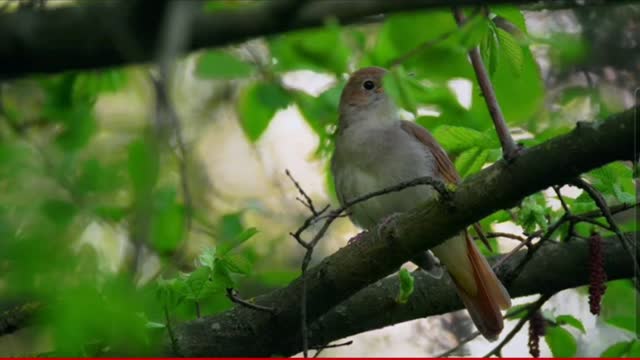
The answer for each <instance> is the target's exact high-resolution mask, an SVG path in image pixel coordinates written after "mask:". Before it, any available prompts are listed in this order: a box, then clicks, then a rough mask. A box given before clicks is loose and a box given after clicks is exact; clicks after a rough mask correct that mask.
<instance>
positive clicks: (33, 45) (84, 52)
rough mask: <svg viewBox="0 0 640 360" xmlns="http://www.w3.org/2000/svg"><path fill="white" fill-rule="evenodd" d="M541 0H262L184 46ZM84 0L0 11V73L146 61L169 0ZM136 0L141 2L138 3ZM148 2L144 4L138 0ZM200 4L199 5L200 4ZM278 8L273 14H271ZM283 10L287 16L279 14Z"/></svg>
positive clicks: (198, 32) (200, 18) (228, 14)
mask: <svg viewBox="0 0 640 360" xmlns="http://www.w3.org/2000/svg"><path fill="white" fill-rule="evenodd" d="M507 2H509V3H513V4H522V3H529V4H542V6H543V7H544V6H545V5H546V4H549V5H550V6H553V7H557V6H559V5H558V1H543V2H540V1H536V0H517V1H516V0H512V1H507V0H490V1H486V0H485V1H482V0H403V1H388V0H367V1H344V0H309V1H307V2H306V3H304V4H302V5H301V6H300V7H299V8H289V10H290V11H289V16H288V17H284V16H280V15H282V14H280V13H281V12H282V11H283V10H282V9H285V10H286V9H287V6H286V5H287V4H289V0H272V1H260V2H256V3H255V4H251V5H248V6H243V7H241V8H239V9H230V10H221V11H215V12H209V13H205V12H199V14H197V15H196V17H195V19H194V21H193V24H192V35H193V36H192V38H191V41H190V42H189V43H188V44H187V48H186V49H185V50H188V51H193V50H197V49H201V48H204V47H217V46H224V45H229V44H232V43H237V42H241V41H244V40H247V39H249V38H253V37H258V36H267V35H272V34H276V33H282V32H287V31H292V30H296V29H304V28H309V27H317V26H322V25H323V24H324V22H325V20H326V19H328V18H335V19H337V20H338V21H339V22H340V23H342V24H349V23H353V22H356V21H358V20H360V19H362V18H365V17H367V16H373V15H379V14H382V13H393V12H400V11H411V10H418V9H429V8H436V7H450V6H463V5H479V4H498V3H507ZM619 2H620V1H613V0H584V1H578V0H571V1H563V2H562V3H561V5H560V6H561V7H571V6H578V5H584V4H594V5H602V4H614V3H615V4H618V3H619ZM131 3H132V1H131V0H121V1H100V2H88V1H87V2H85V3H84V4H83V5H81V6H69V7H60V8H55V9H48V10H47V11H27V10H25V11H19V12H14V13H6V14H0V59H2V68H0V79H10V78H16V77H21V76H25V75H28V74H31V73H55V72H62V71H67V70H85V69H95V68H104V67H113V66H122V65H125V64H131V63H144V62H148V61H150V60H152V59H153V58H154V56H155V55H156V45H157V44H158V41H159V39H160V36H161V35H162V31H161V26H162V21H161V19H162V15H163V14H164V9H165V8H166V4H167V3H168V1H167V0H164V1H154V2H149V1H148V0H138V1H134V2H133V3H135V4H136V5H131ZM137 4H139V5H137ZM145 4H146V6H144V5H145ZM203 6H204V5H203ZM274 13H277V14H278V15H279V16H272V15H273V14H274ZM283 18H286V19H287V21H282V19H283Z"/></svg>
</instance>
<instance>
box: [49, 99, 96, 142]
mask: <svg viewBox="0 0 640 360" xmlns="http://www.w3.org/2000/svg"><path fill="white" fill-rule="evenodd" d="M58 116H59V117H58V120H59V121H61V122H63V123H64V124H65V127H64V130H62V132H61V133H60V134H59V135H58V137H57V138H56V143H57V144H58V145H60V146H61V147H62V148H63V149H65V150H75V149H78V148H81V147H83V146H85V145H86V144H88V143H89V140H90V139H91V136H92V135H93V134H95V133H96V131H97V128H98V126H97V123H96V120H95V118H94V116H93V112H92V110H91V109H89V108H86V107H83V106H76V107H75V108H73V109H70V110H68V111H61V112H58Z"/></svg>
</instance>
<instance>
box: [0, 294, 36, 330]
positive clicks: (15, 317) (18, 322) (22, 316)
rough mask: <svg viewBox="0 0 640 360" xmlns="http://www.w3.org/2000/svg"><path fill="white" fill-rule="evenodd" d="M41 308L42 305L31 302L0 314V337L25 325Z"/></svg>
mask: <svg viewBox="0 0 640 360" xmlns="http://www.w3.org/2000/svg"><path fill="white" fill-rule="evenodd" d="M43 307H44V305H43V304H42V303H40V302H37V301H31V302H27V303H24V304H20V305H18V306H15V307H13V308H11V309H9V310H7V311H5V312H3V313H2V314H0V336H3V335H7V334H11V333H13V332H15V331H17V330H19V329H21V328H22V327H24V326H25V325H27V324H28V323H29V322H30V321H31V320H33V318H34V317H35V316H36V314H37V313H38V312H40V311H41V310H42V308H43Z"/></svg>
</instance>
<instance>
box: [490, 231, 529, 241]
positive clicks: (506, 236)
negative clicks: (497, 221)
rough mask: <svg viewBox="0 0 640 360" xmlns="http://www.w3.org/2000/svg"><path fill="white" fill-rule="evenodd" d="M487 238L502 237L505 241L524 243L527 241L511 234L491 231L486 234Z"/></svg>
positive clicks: (522, 237)
mask: <svg viewBox="0 0 640 360" xmlns="http://www.w3.org/2000/svg"><path fill="white" fill-rule="evenodd" d="M485 235H486V236H487V237H488V238H497V237H503V238H507V239H513V240H518V241H519V242H525V241H527V239H526V238H525V237H524V236H520V235H516V234H511V233H506V232H499V231H497V232H496V231H493V232H488V233H486V234H485Z"/></svg>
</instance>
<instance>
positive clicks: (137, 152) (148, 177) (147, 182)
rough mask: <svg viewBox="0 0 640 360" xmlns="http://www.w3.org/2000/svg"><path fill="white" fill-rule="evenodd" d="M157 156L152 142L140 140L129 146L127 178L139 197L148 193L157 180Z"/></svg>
mask: <svg viewBox="0 0 640 360" xmlns="http://www.w3.org/2000/svg"><path fill="white" fill-rule="evenodd" d="M158 167H159V165H158V155H157V153H156V151H155V147H154V146H153V144H152V142H151V141H149V140H147V139H146V138H140V139H138V140H136V141H134V142H132V143H131V144H130V145H129V159H128V168H129V177H130V178H131V183H132V184H133V190H134V191H135V193H136V194H137V195H138V196H139V195H141V194H144V193H149V192H150V191H151V189H152V188H153V187H154V186H155V183H156V181H157V179H158V171H159V169H158Z"/></svg>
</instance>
